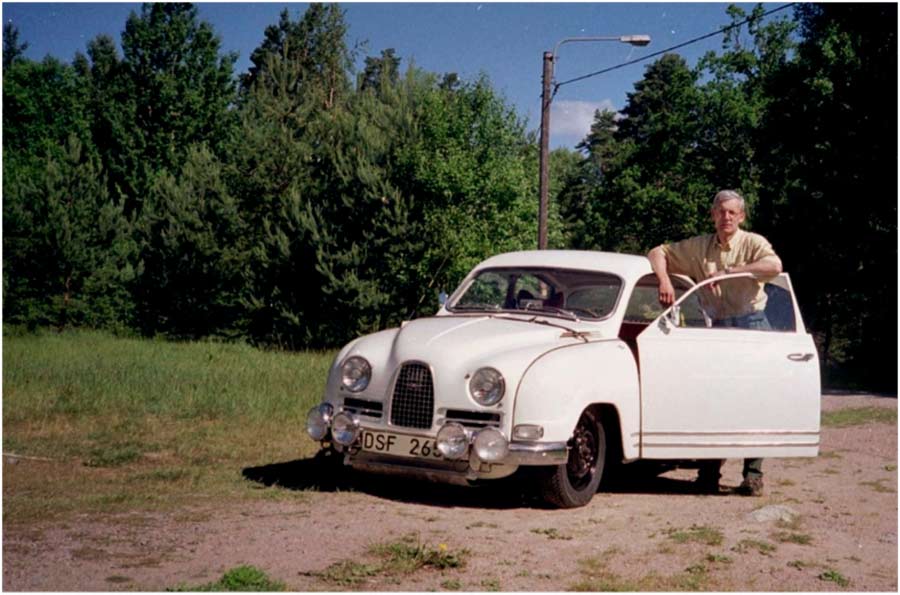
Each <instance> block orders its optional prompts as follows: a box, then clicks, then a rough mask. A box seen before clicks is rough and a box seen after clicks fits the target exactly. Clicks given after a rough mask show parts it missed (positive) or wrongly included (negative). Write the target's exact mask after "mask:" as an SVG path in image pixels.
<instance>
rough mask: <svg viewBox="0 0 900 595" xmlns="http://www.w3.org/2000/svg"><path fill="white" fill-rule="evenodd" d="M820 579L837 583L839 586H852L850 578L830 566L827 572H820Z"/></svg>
mask: <svg viewBox="0 0 900 595" xmlns="http://www.w3.org/2000/svg"><path fill="white" fill-rule="evenodd" d="M819 580H820V581H825V582H830V583H836V584H837V586H839V587H848V586H850V579H848V578H847V577H845V576H844V575H843V574H841V573H840V572H839V571H837V570H834V569H831V568H829V569H828V570H826V571H825V572H823V573H821V574H819Z"/></svg>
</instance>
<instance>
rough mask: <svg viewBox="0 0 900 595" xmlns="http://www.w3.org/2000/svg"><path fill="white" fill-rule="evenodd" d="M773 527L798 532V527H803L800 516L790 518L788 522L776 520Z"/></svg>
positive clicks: (786, 520)
mask: <svg viewBox="0 0 900 595" xmlns="http://www.w3.org/2000/svg"><path fill="white" fill-rule="evenodd" d="M775 526H776V527H778V528H779V529H787V530H790V531H799V530H800V527H802V526H803V517H801V516H800V515H793V516H791V518H790V520H788V519H778V520H777V521H775Z"/></svg>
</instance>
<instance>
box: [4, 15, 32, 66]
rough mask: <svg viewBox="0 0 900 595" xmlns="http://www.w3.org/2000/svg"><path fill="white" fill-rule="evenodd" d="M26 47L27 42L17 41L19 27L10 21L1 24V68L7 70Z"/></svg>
mask: <svg viewBox="0 0 900 595" xmlns="http://www.w3.org/2000/svg"><path fill="white" fill-rule="evenodd" d="M27 49H28V44H27V43H19V29H18V28H17V27H16V26H15V25H13V24H12V22H7V23H4V25H3V70H8V69H9V67H10V66H12V64H13V62H15V61H17V60H19V59H20V58H21V57H22V55H23V54H24V53H25V50H27Z"/></svg>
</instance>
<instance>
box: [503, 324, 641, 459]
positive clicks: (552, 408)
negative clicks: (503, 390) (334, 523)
mask: <svg viewBox="0 0 900 595" xmlns="http://www.w3.org/2000/svg"><path fill="white" fill-rule="evenodd" d="M595 403H602V404H610V405H612V406H614V407H615V408H616V410H617V411H618V413H619V420H620V422H621V432H622V453H623V455H624V457H625V458H626V459H634V458H637V457H638V454H639V451H638V448H639V442H640V435H639V433H640V388H639V379H638V369H637V363H636V362H635V359H634V355H632V353H631V350H630V349H628V347H627V346H626V345H625V343H623V342H622V341H620V340H618V339H616V340H607V341H596V342H592V343H579V344H575V345H570V346H565V347H559V348H557V349H553V350H551V351H548V352H547V353H545V354H543V355H542V356H540V357H539V358H537V359H536V360H535V361H534V362H532V364H531V366H529V367H528V369H527V370H526V371H525V374H524V375H523V376H522V379H521V381H520V382H519V386H518V388H517V390H516V400H515V409H514V412H513V423H514V425H518V424H535V425H539V426H542V427H543V428H544V436H543V438H542V439H541V442H565V441H567V440H568V439H569V438H571V437H572V432H573V431H574V429H575V425H576V424H577V423H578V418H579V416H580V415H581V412H582V411H584V410H585V408H587V407H588V406H589V405H592V404H595Z"/></svg>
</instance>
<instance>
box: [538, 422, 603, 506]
mask: <svg viewBox="0 0 900 595" xmlns="http://www.w3.org/2000/svg"><path fill="white" fill-rule="evenodd" d="M606 451H607V445H606V431H605V430H604V429H603V423H602V421H601V420H600V419H599V418H598V417H597V415H596V414H595V413H594V412H592V411H591V410H590V409H588V410H585V411H584V413H582V414H581V417H580V418H579V420H578V424H577V425H576V426H575V432H574V433H573V436H572V440H571V450H570V451H569V460H568V462H566V464H565V465H559V466H557V467H553V468H552V469H549V470H548V472H547V473H546V475H545V476H544V477H543V478H542V481H541V494H542V496H543V498H544V500H546V501H547V502H549V503H550V504H552V505H554V506H557V507H559V508H577V507H579V506H584V505H586V504H587V503H588V502H590V501H591V498H593V497H594V494H595V493H597V488H598V487H599V485H600V480H602V479H603V468H604V466H605V464H606Z"/></svg>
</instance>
